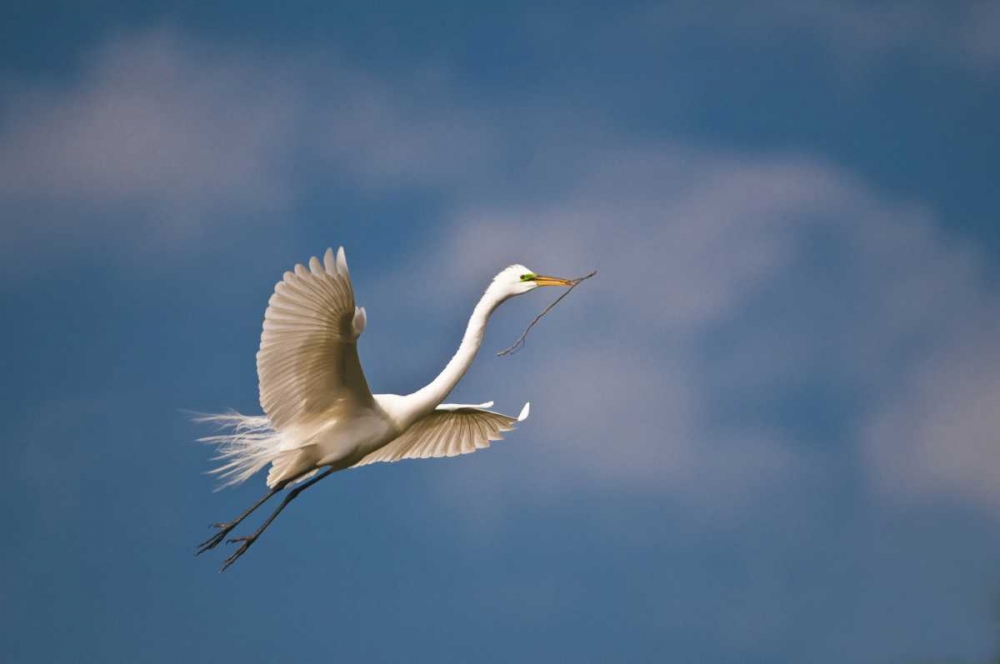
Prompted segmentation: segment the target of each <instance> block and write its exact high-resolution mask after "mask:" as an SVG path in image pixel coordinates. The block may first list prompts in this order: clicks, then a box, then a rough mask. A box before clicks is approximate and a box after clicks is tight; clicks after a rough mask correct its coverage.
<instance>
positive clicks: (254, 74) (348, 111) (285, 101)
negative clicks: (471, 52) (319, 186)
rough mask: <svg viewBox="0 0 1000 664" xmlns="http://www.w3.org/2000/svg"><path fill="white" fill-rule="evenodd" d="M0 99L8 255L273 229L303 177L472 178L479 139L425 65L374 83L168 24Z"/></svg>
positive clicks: (336, 180) (383, 181)
mask: <svg viewBox="0 0 1000 664" xmlns="http://www.w3.org/2000/svg"><path fill="white" fill-rule="evenodd" d="M0 95H2V96H0V110H2V113H0V195H2V197H3V199H4V207H5V209H4V211H3V212H4V216H5V217H7V218H9V219H11V220H13V221H11V222H10V223H9V224H7V230H8V234H7V235H8V236H7V237H6V238H5V239H6V240H7V242H5V249H6V250H7V251H8V252H9V253H10V254H15V253H19V252H22V251H23V250H24V249H26V248H28V249H31V250H33V251H36V252H37V251H38V250H40V249H41V248H42V247H44V248H45V249H46V250H47V251H50V250H52V249H58V248H59V246H60V245H61V244H67V243H71V244H72V245H73V246H74V247H75V248H76V249H77V250H79V249H80V248H81V247H83V246H89V247H91V248H94V247H102V248H106V247H107V246H108V244H107V243H108V241H109V240H110V241H112V245H111V246H113V247H114V248H117V249H119V250H121V249H135V248H137V247H138V248H142V247H148V248H150V249H155V250H162V248H163V247H164V246H165V245H164V243H166V246H170V245H171V244H172V243H178V242H179V243H181V244H184V243H187V242H189V241H190V240H191V239H192V238H197V237H199V233H200V232H202V231H203V230H204V229H205V227H206V226H209V225H214V226H222V227H228V228H237V227H238V226H239V225H240V224H245V223H246V222H247V220H248V219H255V220H256V219H259V218H260V217H264V216H267V217H270V218H271V220H272V221H270V222H267V223H271V224H277V223H280V222H279V221H278V218H279V217H280V215H279V213H281V212H287V211H288V210H289V208H290V207H291V205H292V204H293V203H294V201H295V198H296V196H297V194H298V193H299V189H300V188H301V187H302V186H304V185H305V184H308V178H309V177H312V178H315V177H316V175H317V173H319V174H321V175H323V176H325V177H326V178H327V181H328V183H329V185H334V186H336V185H344V184H348V185H351V186H356V185H361V186H364V187H372V188H393V187H401V186H410V185H414V186H431V185H434V184H436V183H440V182H441V181H442V180H447V181H449V182H456V181H460V180H461V178H462V177H463V176H468V175H470V174H473V173H477V172H479V171H480V170H481V169H482V168H483V167H484V164H483V162H482V160H481V159H480V158H479V157H478V154H480V153H481V152H482V151H484V150H485V145H486V144H487V143H488V142H489V140H490V134H489V132H487V131H480V130H479V129H477V130H476V131H475V132H473V131H472V130H471V129H470V125H469V122H470V118H469V117H468V114H467V113H465V112H463V111H462V110H461V109H459V108H457V106H456V105H455V104H452V103H451V102H450V100H449V99H448V97H447V92H446V86H445V81H444V74H443V73H442V72H441V71H439V70H434V69H419V68H416V67H415V68H414V70H413V71H408V72H403V73H401V75H400V77H399V79H398V80H388V79H385V78H382V79H376V78H373V77H371V76H369V75H367V74H366V73H365V72H363V71H361V70H357V69H355V68H352V67H348V66H345V65H344V64H343V63H342V62H340V61H339V60H338V59H337V58H336V57H334V56H332V55H330V54H329V53H312V54H310V53H297V54H296V55H294V56H290V55H287V54H283V53H262V52H259V51H253V50H251V49H247V48H241V47H240V46H238V45H232V46H228V47H217V46H211V45H209V44H206V43H204V42H200V41H195V40H191V39H186V38H184V37H183V36H182V35H181V34H179V33H178V32H176V31H173V30H170V29H160V30H154V31H148V32H141V33H136V34H130V35H125V36H122V37H120V38H117V39H113V40H111V41H109V42H107V43H106V44H105V45H104V46H102V47H101V48H98V49H96V50H95V51H94V52H92V53H90V54H89V56H86V57H85V58H84V59H83V62H82V64H81V65H80V67H79V71H78V72H77V74H76V75H75V76H74V77H72V80H71V82H69V83H64V82H58V83H56V82H50V83H34V82H32V83H30V84H22V83H16V82H13V81H8V82H7V85H5V86H4V88H3V89H2V90H0ZM299 164H308V165H310V168H305V169H303V168H301V167H299V166H297V165H299ZM316 167H318V169H317V168H316Z"/></svg>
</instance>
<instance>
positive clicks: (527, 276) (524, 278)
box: [521, 272, 538, 281]
mask: <svg viewBox="0 0 1000 664" xmlns="http://www.w3.org/2000/svg"><path fill="white" fill-rule="evenodd" d="M536 277H538V275H537V274H535V273H534V272H529V273H528V274H522V275H521V281H531V280H532V279H535V278H536Z"/></svg>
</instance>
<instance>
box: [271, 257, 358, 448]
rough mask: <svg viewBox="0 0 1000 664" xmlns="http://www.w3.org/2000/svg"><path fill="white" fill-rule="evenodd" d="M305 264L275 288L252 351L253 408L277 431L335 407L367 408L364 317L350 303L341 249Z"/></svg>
mask: <svg viewBox="0 0 1000 664" xmlns="http://www.w3.org/2000/svg"><path fill="white" fill-rule="evenodd" d="M308 263H309V267H308V268H306V266H304V265H301V264H299V265H296V266H295V268H294V269H293V270H291V271H289V272H285V274H284V278H283V279H282V281H280V282H278V284H277V285H276V286H275V287H274V293H273V294H272V295H271V299H270V300H269V301H268V307H267V312H266V313H265V314H264V329H263V332H262V333H261V338H260V350H259V351H258V352H257V374H258V376H259V379H260V405H261V407H262V408H263V409H264V412H265V413H267V416H268V419H270V421H271V423H272V425H273V426H274V428H275V429H276V430H278V431H282V430H285V429H287V428H289V427H293V426H300V425H303V424H308V423H309V422H310V421H312V420H313V419H315V418H317V417H319V416H320V415H322V414H324V413H328V412H329V411H330V409H331V408H334V407H341V408H349V407H365V406H370V405H372V404H373V403H374V400H373V398H372V395H371V391H370V390H369V388H368V382H367V381H366V380H365V375H364V372H363V371H362V370H361V361H360V359H359V358H358V350H357V339H358V337H359V336H360V334H361V332H362V331H363V330H364V321H365V315H364V312H363V310H361V309H360V308H358V307H356V306H355V302H354V289H353V288H352V286H351V280H350V276H349V273H348V270H347V260H346V258H345V257H344V250H343V248H341V249H339V250H338V252H337V255H336V257H334V253H333V250H332V249H327V250H326V254H325V255H324V256H323V260H322V262H321V261H320V260H319V259H318V258H316V257H315V256H314V257H312V258H310V259H309V261H308ZM359 322H360V324H359Z"/></svg>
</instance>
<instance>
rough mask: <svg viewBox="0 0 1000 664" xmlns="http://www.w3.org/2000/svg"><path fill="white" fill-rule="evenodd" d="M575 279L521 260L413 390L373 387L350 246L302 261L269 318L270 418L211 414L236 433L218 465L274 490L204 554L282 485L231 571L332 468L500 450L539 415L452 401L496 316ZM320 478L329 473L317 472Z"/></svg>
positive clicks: (222, 446) (280, 289)
mask: <svg viewBox="0 0 1000 664" xmlns="http://www.w3.org/2000/svg"><path fill="white" fill-rule="evenodd" d="M574 283H575V282H574V281H572V280H569V279H560V278H557V277H545V276H541V275H537V274H535V273H534V272H532V271H531V270H529V269H528V268H526V267H524V266H523V265H511V266H510V267H508V268H506V269H505V270H503V271H501V272H500V273H499V274H498V275H497V276H496V277H494V279H493V281H492V282H491V283H490V285H489V287H488V288H487V289H486V292H485V293H484V294H483V297H482V298H481V299H480V300H479V303H478V304H477V305H476V307H475V309H474V310H473V312H472V317H471V318H470V319H469V324H468V326H467V327H466V330H465V335H464V337H463V338H462V343H461V345H460V346H459V348H458V351H457V352H456V353H455V355H454V357H452V359H451V361H450V362H448V365H447V366H446V367H445V368H444V370H443V371H442V372H441V373H440V374H439V375H438V376H437V378H435V379H434V380H433V381H431V382H430V383H429V384H428V385H427V386H425V387H424V388H422V389H420V390H417V391H416V392H414V393H413V394H408V395H397V394H372V393H371V390H370V389H369V388H368V382H367V381H366V380H365V375H364V372H363V371H362V369H361V361H360V359H359V357H358V349H357V341H358V338H359V337H360V336H361V334H362V333H363V332H364V331H365V326H366V325H367V316H366V314H365V309H364V307H358V306H357V305H356V303H355V301H354V289H353V288H352V286H351V277H350V272H349V271H348V269H347V259H346V257H345V255H344V249H343V248H342V247H341V248H340V249H338V250H337V253H336V255H335V254H334V253H333V250H332V249H327V251H326V254H325V255H324V256H323V260H322V261H320V260H319V259H318V258H315V257H314V258H311V259H310V260H309V265H308V267H306V266H304V265H296V266H295V269H294V270H293V271H290V272H286V273H285V275H284V278H283V279H282V280H281V281H280V282H278V284H277V285H276V286H275V288H274V294H273V295H272V296H271V299H270V300H269V301H268V306H267V311H266V313H265V314H264V330H263V333H262V334H261V339H260V350H259V351H258V353H257V374H258V377H259V381H260V405H261V408H263V410H264V415H263V416H245V415H240V414H238V413H229V414H224V415H208V416H204V417H202V418H200V419H201V420H202V421H208V422H213V423H216V424H218V425H220V426H222V427H224V428H227V429H229V430H230V431H229V432H228V433H224V434H219V435H214V436H207V437H205V438H203V439H202V440H204V441H206V442H209V443H213V444H215V445H217V446H218V450H219V454H218V457H217V459H218V460H219V461H220V462H221V463H220V465H219V467H218V468H216V469H215V470H214V471H213V472H214V473H216V474H218V475H219V476H220V478H221V480H222V482H223V485H224V486H228V485H232V484H239V483H241V482H243V481H245V480H247V479H248V478H250V477H251V476H252V475H254V474H255V473H257V472H258V471H260V470H263V469H264V468H265V467H267V466H270V470H269V471H268V474H267V486H268V488H269V489H270V490H269V491H268V493H267V494H265V495H264V497H263V498H261V499H260V500H259V501H257V502H256V503H255V504H254V505H252V506H251V507H250V509H248V510H247V511H245V512H244V513H243V514H241V515H240V516H238V517H237V518H236V519H234V520H233V521H230V522H228V523H217V524H214V527H215V528H216V530H217V531H216V533H215V534H214V535H213V536H212V537H211V538H209V539H208V540H206V541H205V542H203V543H202V544H201V545H199V548H198V553H203V552H205V551H208V550H209V549H212V548H214V547H216V546H218V545H219V544H220V543H221V542H222V541H223V540H225V538H226V536H227V535H228V534H229V533H230V532H231V531H232V530H233V529H234V528H235V527H236V526H238V525H239V524H240V523H241V522H242V521H243V520H244V519H246V517H248V516H249V515H250V514H251V513H252V512H253V511H254V510H256V509H257V508H258V507H260V506H261V505H262V504H264V502H266V501H267V500H268V499H269V498H271V497H272V496H274V495H275V494H276V493H278V492H280V491H282V490H283V489H286V488H287V489H288V492H287V494H286V495H285V497H284V499H283V500H282V502H281V504H280V505H279V506H278V508H277V509H275V511H274V512H273V513H272V514H271V515H270V516H269V517H268V518H267V519H266V520H265V521H264V522H263V524H262V525H261V526H260V528H258V529H257V530H256V531H255V532H254V533H252V534H251V535H249V536H246V537H237V538H232V539H230V540H229V541H230V542H235V543H239V544H240V546H239V548H238V549H237V550H236V551H235V552H234V553H233V554H232V555H231V556H229V557H228V558H227V559H226V561H225V562H224V563H223V567H222V569H223V570H225V569H226V568H227V567H228V566H229V565H231V564H233V563H234V562H235V561H236V560H237V559H238V558H239V557H240V556H242V555H243V554H244V553H246V551H247V549H249V548H250V546H251V545H252V544H253V543H254V542H255V541H256V540H257V538H258V537H260V535H261V533H263V532H264V530H265V529H266V528H267V527H268V526H269V525H270V524H271V522H272V521H273V520H274V519H275V518H276V517H277V516H278V514H280V513H281V511H282V510H283V509H284V508H285V506H286V505H287V504H288V503H289V502H291V501H292V500H294V499H295V497H297V496H298V495H299V494H300V493H301V492H302V491H304V490H305V489H307V488H309V487H310V486H312V485H313V484H315V483H316V482H318V481H319V480H321V479H323V478H325V477H327V476H328V475H330V474H331V473H333V472H336V471H338V470H344V469H345V468H354V467H358V466H364V465H367V464H370V463H376V462H380V461H382V462H393V461H399V460H401V459H427V458H431V457H450V456H456V455H459V454H469V453H471V452H475V451H476V450H478V449H482V448H484V447H489V444H490V441H493V440H499V439H500V438H501V434H503V433H504V432H507V431H510V430H511V429H512V428H513V426H514V424H515V423H517V422H520V421H522V420H524V419H525V418H526V417H527V416H528V404H525V406H524V408H523V409H522V410H521V412H520V414H519V415H518V416H517V417H511V416H509V415H502V414H500V413H495V412H493V411H491V410H488V409H489V408H490V407H491V406H492V405H493V404H492V402H489V403H485V404H480V405H462V404H444V403H442V402H443V401H444V399H445V398H446V397H447V396H448V394H449V393H450V392H451V390H452V389H453V388H454V387H455V385H457V384H458V381H459V380H461V378H462V376H463V375H465V372H466V371H467V370H468V368H469V366H470V365H471V364H472V361H473V359H474V358H475V356H476V353H477V352H478V350H479V346H480V345H481V343H482V340H483V334H484V332H485V330H486V324H487V322H488V321H489V317H490V315H491V314H492V313H493V311H494V310H496V308H497V307H498V306H499V305H500V304H502V303H503V302H505V301H506V300H508V299H510V298H511V297H514V296H516V295H521V294H523V293H527V292H529V291H532V290H534V289H536V288H539V287H541V286H573V284H574ZM317 473H319V474H318V475H317Z"/></svg>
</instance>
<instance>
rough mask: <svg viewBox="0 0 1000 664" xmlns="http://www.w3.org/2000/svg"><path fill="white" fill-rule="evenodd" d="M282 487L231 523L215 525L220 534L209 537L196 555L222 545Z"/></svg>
mask: <svg viewBox="0 0 1000 664" xmlns="http://www.w3.org/2000/svg"><path fill="white" fill-rule="evenodd" d="M281 489H282V487H280V486H279V487H274V488H273V489H271V490H270V491H268V492H267V493H265V494H264V497H263V498H261V499H260V500H258V501H257V502H256V503H254V504H253V505H251V506H250V509H248V510H247V511H245V512H243V514H240V515H239V516H238V517H236V518H235V519H233V520H232V521H230V522H229V523H213V524H212V528H216V529H217V530H218V532H216V533H215V534H214V535H212V536H211V537H209V538H208V539H207V540H205V541H204V542H202V543H201V544H199V545H198V551H196V552H195V554H194V555H196V556H197V555H201V554H203V553H205V552H206V551H208V550H209V549H214V548H215V547H217V546H219V544H221V543H222V540H224V539H226V535H228V534H229V533H230V531H232V529H233V528H235V527H236V526H238V525H240V523H242V522H243V520H244V519H245V518H247V517H248V516H250V515H251V514H253V512H254V510H256V509H257V508H258V507H260V506H261V505H263V504H264V503H266V502H267V501H268V500H269V499H270V498H271V496H273V495H274V494H276V493H278V492H279V491H281Z"/></svg>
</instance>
